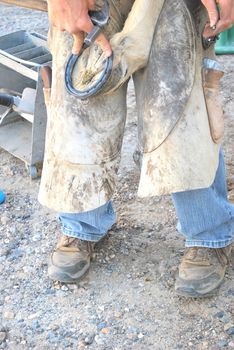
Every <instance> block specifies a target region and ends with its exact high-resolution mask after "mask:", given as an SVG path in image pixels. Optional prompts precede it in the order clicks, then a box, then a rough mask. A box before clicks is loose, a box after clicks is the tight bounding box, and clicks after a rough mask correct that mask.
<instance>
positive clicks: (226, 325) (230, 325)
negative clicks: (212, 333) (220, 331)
mask: <svg viewBox="0 0 234 350" xmlns="http://www.w3.org/2000/svg"><path fill="white" fill-rule="evenodd" d="M223 328H224V330H225V331H226V332H227V331H228V330H229V329H231V328H234V324H232V323H227V324H225V325H224V327H223Z"/></svg>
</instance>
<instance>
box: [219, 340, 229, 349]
mask: <svg viewBox="0 0 234 350" xmlns="http://www.w3.org/2000/svg"><path fill="white" fill-rule="evenodd" d="M217 345H218V346H219V347H220V348H226V346H228V342H227V341H226V340H225V339H222V340H219V341H218V342H217Z"/></svg>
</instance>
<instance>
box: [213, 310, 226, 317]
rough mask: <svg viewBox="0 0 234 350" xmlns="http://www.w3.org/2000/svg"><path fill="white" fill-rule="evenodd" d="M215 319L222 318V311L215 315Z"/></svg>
mask: <svg viewBox="0 0 234 350" xmlns="http://www.w3.org/2000/svg"><path fill="white" fill-rule="evenodd" d="M215 316H216V317H218V318H222V317H223V316H224V311H219V312H217V314H215Z"/></svg>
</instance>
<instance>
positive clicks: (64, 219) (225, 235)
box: [59, 152, 234, 248]
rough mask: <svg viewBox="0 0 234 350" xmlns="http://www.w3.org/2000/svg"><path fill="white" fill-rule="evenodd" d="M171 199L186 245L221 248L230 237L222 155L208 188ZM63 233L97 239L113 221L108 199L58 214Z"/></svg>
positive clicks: (233, 216)
mask: <svg viewBox="0 0 234 350" xmlns="http://www.w3.org/2000/svg"><path fill="white" fill-rule="evenodd" d="M172 200H173V203H174V206H175V209H176V213H177V216H178V219H179V222H178V225H177V229H178V231H179V232H181V233H182V234H183V235H184V236H185V237H186V246H187V247H193V246H199V247H209V248H222V247H225V246H227V245H229V244H231V243H232V241H233V239H234V206H233V205H232V204H230V203H229V202H228V199H227V187H226V175H225V166H224V158H223V154H222V152H220V160H219V167H218V169H217V173H216V177H215V180H214V183H213V184H212V186H211V187H209V188H204V189H199V190H193V191H185V192H178V193H173V194H172ZM59 219H60V221H61V223H62V227H63V233H64V234H65V235H68V236H72V237H77V238H80V239H82V240H88V241H94V242H97V241H99V240H100V239H101V238H102V237H103V236H105V234H106V233H107V231H108V230H109V229H110V228H111V226H112V225H113V224H114V223H115V222H116V215H115V212H114V210H113V206H112V203H111V201H109V202H107V203H106V204H105V205H103V206H101V207H99V208H97V209H94V210H91V211H88V212H83V213H77V214H65V213H61V214H60V215H59Z"/></svg>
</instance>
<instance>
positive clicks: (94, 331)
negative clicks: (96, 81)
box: [0, 5, 234, 350]
mask: <svg viewBox="0 0 234 350" xmlns="http://www.w3.org/2000/svg"><path fill="white" fill-rule="evenodd" d="M46 27H47V19H46V15H45V14H41V13H39V12H31V11H29V10H22V9H17V8H13V7H7V6H4V5H0V30H1V31H0V33H1V35H2V34H4V33H8V32H11V31H15V30H19V29H27V30H35V31H37V32H40V33H43V34H44V33H45V32H46ZM220 60H221V61H222V63H223V64H224V65H225V67H226V70H227V74H226V76H225V78H224V79H223V89H222V91H223V97H224V101H225V118H226V135H225V141H224V148H225V151H226V164H227V170H228V184H229V196H230V199H231V200H233V199H234V152H233V142H232V140H233V137H234V116H233V110H234V101H233V96H234V79H233V77H234V72H233V67H234V57H230V56H229V57H222V58H221V59H220ZM134 101H135V100H134V93H133V89H132V87H130V89H129V96H128V102H129V113H128V122H127V127H126V135H125V140H124V146H123V160H122V164H121V168H120V172H119V182H118V186H117V191H116V194H115V198H114V199H115V207H116V210H117V213H118V223H117V225H116V226H115V227H114V229H113V230H112V231H111V232H110V235H109V237H108V238H107V239H106V240H105V241H104V242H103V243H102V245H101V246H99V249H98V252H97V259H96V262H95V264H94V265H93V266H92V268H91V271H90V274H89V276H88V277H87V278H86V279H84V280H83V281H82V283H80V284H79V285H61V284H56V283H55V284H53V283H52V282H51V281H50V280H49V279H48V277H47V260H48V256H49V254H50V251H51V250H52V248H53V246H54V244H55V242H56V240H57V236H58V235H59V232H60V228H59V225H58V223H57V220H56V215H55V213H53V212H51V211H49V210H48V209H46V208H43V207H42V206H40V204H39V203H38V201H37V192H38V186H39V180H34V181H30V179H29V176H28V173H27V171H26V169H25V166H24V164H23V163H22V162H21V161H19V160H17V159H16V158H14V157H12V156H11V155H9V154H8V153H6V152H5V151H4V150H2V149H0V187H1V188H2V189H4V191H5V192H6V195H7V201H6V202H5V203H4V204H3V205H1V206H0V262H1V264H0V349H12V350H15V349H17V350H18V349H38V350H43V349H45V350H46V349H78V350H82V349H90V350H94V349H95V350H104V349H105V350H112V349H113V350H131V349H134V350H166V349H170V350H177V349H198V350H202V349H208V350H218V349H223V348H224V349H234V283H233V281H234V272H233V269H232V268H231V267H230V268H229V269H228V272H227V274H226V279H225V283H224V284H223V285H222V287H221V289H220V291H219V293H218V295H217V296H216V297H214V298H207V299H205V300H193V299H191V300H187V299H185V298H180V297H178V296H176V295H175V293H174V289H173V285H174V280H175V276H176V273H177V266H178V263H179V261H180V259H181V256H182V254H183V250H184V249H183V237H181V236H180V235H179V234H178V233H177V232H176V230H175V225H176V216H175V212H174V209H173V206H172V204H171V201H170V198H169V197H161V198H158V197H157V198H151V199H147V200H139V199H138V198H137V197H136V189H137V183H138V178H139V174H138V171H137V169H136V167H135V166H134V163H133V161H132V152H133V150H134V148H135V144H136V135H137V130H136V111H135V104H134ZM233 263H234V261H233V259H232V264H233Z"/></svg>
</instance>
